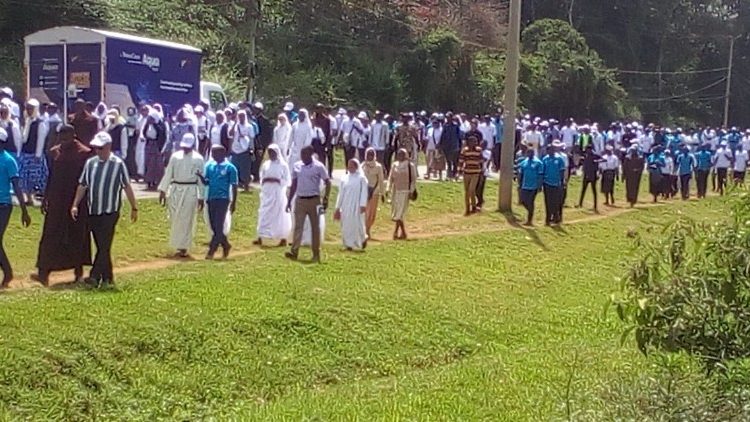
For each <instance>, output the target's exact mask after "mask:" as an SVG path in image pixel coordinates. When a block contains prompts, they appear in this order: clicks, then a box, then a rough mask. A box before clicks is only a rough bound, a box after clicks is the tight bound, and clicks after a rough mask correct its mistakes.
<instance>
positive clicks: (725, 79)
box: [632, 76, 727, 102]
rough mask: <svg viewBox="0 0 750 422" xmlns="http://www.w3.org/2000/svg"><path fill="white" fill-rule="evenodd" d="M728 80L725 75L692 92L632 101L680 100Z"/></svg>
mask: <svg viewBox="0 0 750 422" xmlns="http://www.w3.org/2000/svg"><path fill="white" fill-rule="evenodd" d="M726 81H727V78H726V76H725V77H723V78H721V79H719V80H718V81H716V82H714V83H712V84H710V85H706V86H704V87H703V88H700V89H696V90H695V91H690V92H687V93H685V94H681V95H675V96H671V97H664V98H640V99H638V98H634V99H632V101H636V102H659V101H671V100H680V99H684V98H687V97H690V96H691V95H695V94H699V93H701V92H704V91H708V90H709V89H711V88H713V87H715V86H717V85H720V84H722V83H725V82H726Z"/></svg>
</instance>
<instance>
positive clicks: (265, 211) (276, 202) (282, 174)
mask: <svg viewBox="0 0 750 422" xmlns="http://www.w3.org/2000/svg"><path fill="white" fill-rule="evenodd" d="M291 182H292V177H291V174H290V173H289V166H288V165H287V164H286V161H284V158H283V156H282V155H281V149H280V148H279V146H278V145H276V144H271V145H269V147H268V160H267V161H266V162H265V163H263V166H262V167H261V169H260V209H259V210H258V239H257V240H255V242H253V244H254V245H261V244H262V243H263V239H267V240H268V239H272V240H277V241H281V243H280V244H279V246H286V243H287V241H286V239H287V238H288V237H289V234H290V233H291V231H292V215H291V214H289V213H288V212H286V205H287V196H286V189H287V186H289V185H290V184H291Z"/></svg>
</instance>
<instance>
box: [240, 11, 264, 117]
mask: <svg viewBox="0 0 750 422" xmlns="http://www.w3.org/2000/svg"><path fill="white" fill-rule="evenodd" d="M261 1H262V0H246V4H245V22H244V23H243V24H242V25H241V26H240V28H239V30H240V31H239V32H240V34H242V35H243V36H244V37H245V39H246V40H247V44H248V46H247V48H248V52H247V86H246V88H245V100H246V101H248V102H251V101H253V99H254V97H255V81H256V78H257V76H258V75H257V70H258V66H257V63H256V60H255V46H256V39H257V36H258V25H259V24H260V20H261V16H262V15H261Z"/></svg>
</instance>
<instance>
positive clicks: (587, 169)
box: [577, 143, 602, 212]
mask: <svg viewBox="0 0 750 422" xmlns="http://www.w3.org/2000/svg"><path fill="white" fill-rule="evenodd" d="M601 162H602V157H601V156H600V155H599V154H597V153H596V152H594V145H593V144H591V143H589V144H587V145H586V147H585V148H584V150H583V160H582V162H581V167H582V168H583V184H582V185H581V198H580V199H579V200H578V207H577V208H581V207H583V200H584V198H585V197H586V190H587V189H588V187H589V186H591V193H592V194H593V195H594V212H599V199H598V197H597V193H596V182H597V181H598V180H599V164H600V163H601Z"/></svg>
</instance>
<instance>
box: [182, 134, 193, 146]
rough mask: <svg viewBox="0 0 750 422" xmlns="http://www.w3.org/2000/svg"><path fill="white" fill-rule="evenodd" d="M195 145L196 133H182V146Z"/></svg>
mask: <svg viewBox="0 0 750 422" xmlns="http://www.w3.org/2000/svg"><path fill="white" fill-rule="evenodd" d="M193 145H195V135H193V134H192V133H186V134H184V135H182V140H181V141H180V148H192V147H193Z"/></svg>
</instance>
